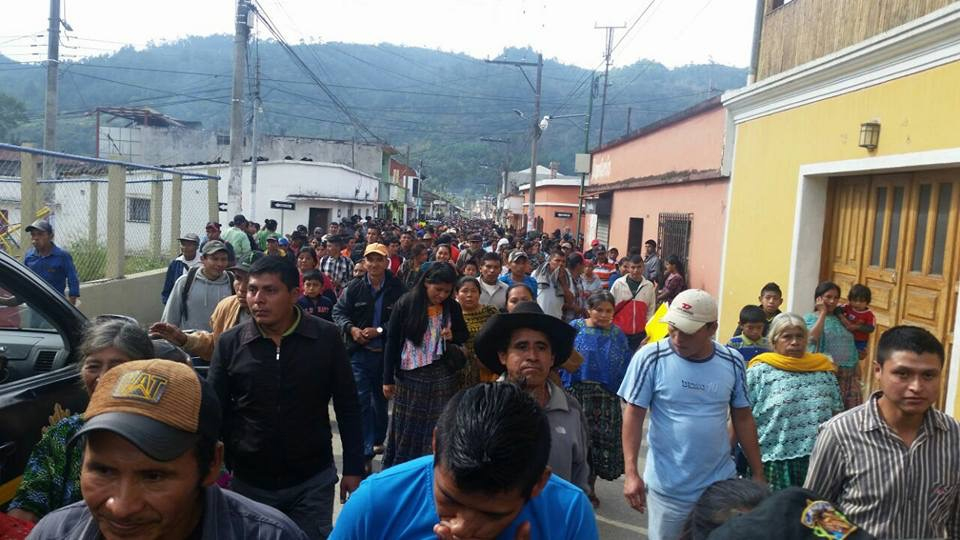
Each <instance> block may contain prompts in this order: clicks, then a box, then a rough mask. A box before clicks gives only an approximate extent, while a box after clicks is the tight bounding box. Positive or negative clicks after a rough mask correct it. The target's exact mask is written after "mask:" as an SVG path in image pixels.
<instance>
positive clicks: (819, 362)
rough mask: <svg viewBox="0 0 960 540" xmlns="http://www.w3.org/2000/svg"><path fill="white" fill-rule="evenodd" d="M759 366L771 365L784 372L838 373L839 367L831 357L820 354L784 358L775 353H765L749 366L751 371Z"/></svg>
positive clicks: (755, 357) (753, 360) (755, 358)
mask: <svg viewBox="0 0 960 540" xmlns="http://www.w3.org/2000/svg"><path fill="white" fill-rule="evenodd" d="M759 364H769V365H770V366H773V367H775V368H777V369H782V370H784V371H801V372H807V371H836V370H837V366H835V365H834V364H833V361H832V360H830V357H829V356H827V355H825V354H820V353H806V354H804V355H803V358H794V357H792V356H784V355H782V354H778V353H775V352H765V353H761V354H758V355H756V356H754V357H753V359H752V360H750V363H749V364H747V369H750V368H752V367H754V366H756V365H759Z"/></svg>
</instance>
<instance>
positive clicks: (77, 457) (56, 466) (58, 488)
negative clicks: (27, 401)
mask: <svg viewBox="0 0 960 540" xmlns="http://www.w3.org/2000/svg"><path fill="white" fill-rule="evenodd" d="M154 356H155V353H154V344H153V341H152V340H151V339H150V336H148V335H147V333H146V332H145V331H143V330H142V329H141V328H140V327H139V326H137V325H136V324H134V323H132V322H129V321H124V320H110V319H105V320H103V321H95V322H94V323H93V324H91V325H90V327H88V328H87V330H86V333H85V335H84V338H83V341H82V343H81V344H80V358H82V360H81V362H80V364H79V365H80V379H81V381H82V382H83V387H84V389H85V390H86V391H87V395H90V394H93V390H94V389H95V388H96V387H97V382H98V381H99V380H100V377H101V376H102V375H103V374H104V373H106V372H107V370H108V369H110V368H112V367H114V366H116V365H118V364H122V363H124V362H129V361H131V360H143V359H148V358H153V357H154ZM81 427H83V415H82V414H75V415H73V416H68V417H67V418H64V419H62V420H60V421H59V422H58V423H57V424H56V425H54V426H53V427H51V428H49V429H47V431H46V432H45V433H44V434H43V437H41V438H40V442H38V443H37V445H36V446H35V447H34V448H33V452H31V453H30V459H29V460H28V461H27V467H26V470H25V471H24V473H23V480H22V481H21V482H20V487H19V488H17V493H16V495H15V496H14V498H13V500H12V501H11V502H10V506H9V509H8V511H9V514H10V515H11V516H13V517H15V518H19V519H24V520H27V521H38V520H39V519H40V518H42V517H43V516H45V515H46V514H48V513H50V512H52V511H54V510H56V509H57V508H60V507H63V506H66V505H68V504H72V503H75V502H77V501H79V500H80V499H81V495H80V463H81V461H82V455H81V451H80V450H79V449H74V450H73V451H72V452H70V453H69V454H68V453H67V442H68V441H69V440H70V439H71V438H72V437H73V435H74V434H75V433H77V432H78V431H80V428H81Z"/></svg>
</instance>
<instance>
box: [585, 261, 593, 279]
mask: <svg viewBox="0 0 960 540" xmlns="http://www.w3.org/2000/svg"><path fill="white" fill-rule="evenodd" d="M583 275H584V276H585V277H586V278H587V279H593V265H592V264H585V265H583Z"/></svg>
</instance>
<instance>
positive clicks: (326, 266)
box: [320, 255, 353, 289]
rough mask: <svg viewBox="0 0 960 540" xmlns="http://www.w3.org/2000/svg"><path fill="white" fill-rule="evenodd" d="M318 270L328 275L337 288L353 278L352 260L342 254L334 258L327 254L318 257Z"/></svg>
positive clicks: (340, 287)
mask: <svg viewBox="0 0 960 540" xmlns="http://www.w3.org/2000/svg"><path fill="white" fill-rule="evenodd" d="M320 271H321V272H323V273H324V274H326V275H328V276H330V279H332V280H333V283H334V284H335V285H336V286H337V289H342V288H343V287H344V286H345V285H346V284H347V282H349V281H350V280H351V279H353V261H351V260H350V258H349V257H344V256H343V255H341V256H339V257H337V258H336V259H334V258H333V257H330V256H327V257H323V258H322V259H320Z"/></svg>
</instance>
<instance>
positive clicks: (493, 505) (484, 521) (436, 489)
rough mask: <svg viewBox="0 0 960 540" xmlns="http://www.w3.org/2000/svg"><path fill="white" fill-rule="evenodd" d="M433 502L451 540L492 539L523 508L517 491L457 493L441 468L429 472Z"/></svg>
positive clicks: (445, 471) (451, 479)
mask: <svg viewBox="0 0 960 540" xmlns="http://www.w3.org/2000/svg"><path fill="white" fill-rule="evenodd" d="M535 493H539V489H536V488H535ZM433 498H434V501H435V502H436V507H437V515H438V516H439V517H440V524H442V525H446V526H447V527H449V528H450V532H451V533H452V534H453V537H454V538H458V539H464V540H466V539H471V540H472V539H492V538H496V537H497V536H498V535H499V534H500V533H501V532H503V530H504V529H506V528H507V527H508V526H509V525H510V523H512V522H513V520H514V519H515V518H516V517H517V514H519V513H520V511H521V510H523V507H524V505H525V504H526V500H524V498H523V496H522V495H521V493H520V490H519V489H517V490H515V491H512V492H509V493H499V494H497V495H496V496H490V494H487V493H468V492H464V491H461V490H460V489H458V488H457V484H456V481H455V479H454V477H453V475H452V474H450V473H449V472H448V471H447V470H446V468H445V467H444V466H442V465H439V466H435V467H434V468H433Z"/></svg>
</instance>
